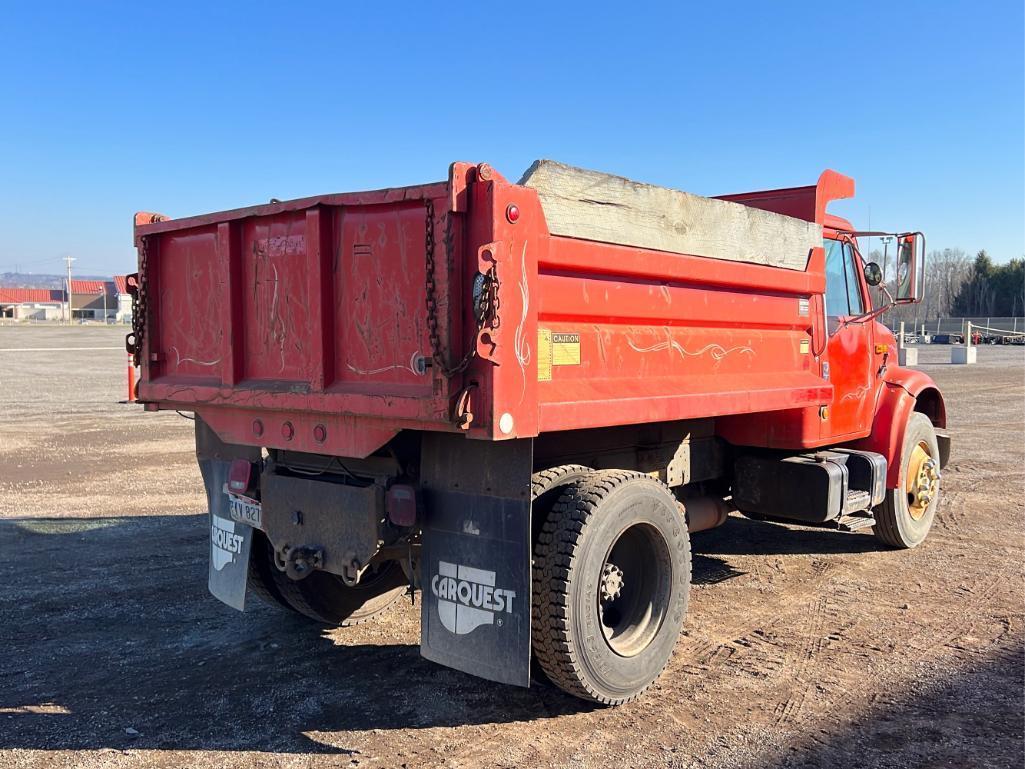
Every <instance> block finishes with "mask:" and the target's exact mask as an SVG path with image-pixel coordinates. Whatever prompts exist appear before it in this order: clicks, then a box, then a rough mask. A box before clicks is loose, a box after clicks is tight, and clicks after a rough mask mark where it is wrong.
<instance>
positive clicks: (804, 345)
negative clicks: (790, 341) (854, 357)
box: [801, 339, 811, 355]
mask: <svg viewBox="0 0 1025 769" xmlns="http://www.w3.org/2000/svg"><path fill="white" fill-rule="evenodd" d="M809 350H811V340H809V339H802V340H801V354H802V355H806V354H807V353H808V351H809Z"/></svg>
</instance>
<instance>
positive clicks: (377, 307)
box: [140, 184, 458, 455]
mask: <svg viewBox="0 0 1025 769" xmlns="http://www.w3.org/2000/svg"><path fill="white" fill-rule="evenodd" d="M445 190H446V187H445V185H442V184H439V185H431V186H427V187H422V188H408V189H405V190H398V191H387V192H381V193H367V194H363V195H338V196H331V197H327V198H319V199H309V200H305V201H294V202H291V203H288V204H278V205H271V206H261V207H258V208H256V209H244V210H240V211H233V212H227V213H225V214H219V215H212V216H206V217H196V218H193V219H183V220H177V221H169V222H164V223H160V224H155V225H150V226H147V228H146V230H145V231H144V232H143V233H142V237H141V243H140V247H142V248H145V249H146V256H147V262H148V274H147V275H146V279H147V280H148V286H147V293H148V297H149V304H150V307H149V322H148V324H147V336H146V340H145V341H146V345H147V350H146V353H147V361H148V376H147V378H146V379H145V381H144V383H143V387H142V393H141V394H142V397H143V399H144V400H157V401H159V400H173V401H179V402H180V401H182V400H185V401H192V402H194V403H203V404H211V405H213V404H216V405H221V406H224V407H235V408H244V409H245V410H246V415H247V416H248V417H249V419H248V420H247V422H248V423H247V425H246V426H243V425H242V424H241V422H239V421H238V420H237V419H236V420H234V421H235V422H236V423H237V424H235V427H234V428H233V429H232V431H231V432H232V433H236V434H234V435H232V436H228V437H232V438H233V439H238V440H240V442H244V439H245V438H246V437H248V438H250V439H254V438H261V437H263V436H261V435H259V434H251V435H249V436H244V435H241V434H237V433H239V432H245V427H248V430H249V431H250V432H251V433H252V432H253V431H255V432H256V433H260V432H261V427H262V431H263V432H264V433H265V434H266V433H268V432H273V433H275V434H276V433H277V432H279V431H280V430H282V429H284V430H287V428H286V427H285V426H284V423H283V422H282V420H280V419H276V418H269V419H262V422H261V426H256V422H255V421H253V420H256V419H261V412H264V411H285V410H291V411H299V412H301V413H302V414H306V415H312V416H311V419H312V421H316V419H315V418H314V417H315V416H316V415H317V414H318V413H319V414H321V415H324V418H325V419H327V418H329V417H330V419H333V420H336V421H337V420H344V418H345V416H346V415H360V416H361V417H362V418H369V419H370V420H371V422H370V424H368V427H369V428H370V433H369V439H368V440H364V441H358V440H357V441H356V442H355V443H354V442H353V440H355V436H350V438H352V440H348V441H346V442H345V445H341V444H335V446H336V447H337V449H339V452H338V453H345V450H348V451H349V452H350V453H355V454H358V455H361V454H366V453H368V452H369V451H372V450H374V449H376V448H377V447H378V446H379V445H380V444H381V443H383V442H384V441H385V440H387V438H388V437H390V435H392V434H394V433H395V432H396V431H397V429H396V427H395V426H394V425H392V426H390V427H385V426H384V425H382V429H381V431H380V432H379V433H375V432H374V430H373V427H374V424H373V419H374V417H378V418H388V419H391V420H394V419H405V420H410V424H411V426H416V425H425V423H426V425H430V426H434V427H436V428H437V427H439V426H440V427H441V428H442V429H445V427H446V426H447V423H448V393H447V391H446V390H445V388H444V387H439V388H436V387H435V386H434V384H433V383H432V377H431V376H430V371H429V368H428V367H429V362H430V359H431V353H430V342H429V338H428V334H427V318H426V302H425V283H426V266H425V241H426V231H427V226H428V224H427V206H426V205H425V200H426V199H427V198H428V197H431V196H435V197H437V198H439V199H440V200H439V201H438V203H439V206H438V207H439V208H440V209H442V210H443V204H444V197H443V196H444V194H445ZM396 198H397V199H396ZM432 224H433V225H434V226H437V222H436V221H435V222H433V223H432ZM436 238H437V239H438V240H441V238H442V234H441V233H440V232H439V233H436ZM456 241H457V237H455V236H453V247H456V245H457V243H456ZM455 261H456V260H455V259H450V260H449V261H448V263H444V262H443V263H442V268H439V270H438V272H439V273H442V274H438V275H436V276H435V277H436V279H437V281H438V283H439V288H440V289H441V290H442V291H443V292H444V295H445V296H448V295H449V294H448V288H449V280H450V275H451V274H452V273H450V272H449V271H448V269H447V268H448V267H449V266H450V265H451V264H452V263H453V262H455ZM457 279H458V278H457ZM456 295H458V294H456ZM444 308H445V310H444V312H443V313H442V314H443V317H439V319H438V321H439V328H440V330H441V331H442V333H447V330H448V328H449V326H450V324H449V317H448V314H447V313H448V311H449V310H452V309H454V308H451V307H449V303H448V302H445V303H444ZM236 416H238V414H236ZM215 419H216V417H215ZM322 422H323V420H321V421H319V422H317V424H321V423H322ZM295 423H296V419H294V418H293V419H291V420H290V424H291V428H292V429H293V430H298V429H299V425H297V424H295ZM439 423H440V424H439ZM322 426H324V427H326V428H327V434H328V436H331V433H332V431H331V429H330V428H331V426H330V425H322ZM215 427H217V428H218V430H219V431H222V430H223V427H224V426H223V425H216V424H215ZM303 427H309V428H310V429H312V428H313V427H315V425H313V424H311V425H303ZM334 427H335V428H336V430H337V429H341V430H342V431H343V432H344V431H346V429H347V428H346V426H345V425H343V424H341V423H338V424H336V425H334ZM318 434H320V433H318ZM334 437H337V435H335V436H334ZM321 442H322V443H324V442H326V441H321ZM332 443H334V441H332ZM371 444H376V445H371Z"/></svg>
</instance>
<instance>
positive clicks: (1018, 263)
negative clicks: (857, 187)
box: [869, 248, 1025, 321]
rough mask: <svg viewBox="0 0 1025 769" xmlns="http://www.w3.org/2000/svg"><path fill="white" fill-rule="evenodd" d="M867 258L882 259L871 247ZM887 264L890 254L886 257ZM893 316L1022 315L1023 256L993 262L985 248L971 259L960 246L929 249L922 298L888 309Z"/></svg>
mask: <svg viewBox="0 0 1025 769" xmlns="http://www.w3.org/2000/svg"><path fill="white" fill-rule="evenodd" d="M869 261H875V262H877V263H879V264H880V265H881V264H882V263H883V255H882V254H881V253H880V252H879V251H877V250H874V251H872V253H871V254H870V256H869ZM890 261H891V268H892V261H893V257H892V255H891V257H890ZM891 313H892V316H893V319H894V320H898V321H899V320H912V319H926V318H960V317H965V318H978V317H993V318H1003V317H1019V316H1022V315H1025V258H1022V259H1012V260H1011V261H1009V262H1008V263H1007V264H994V263H993V260H992V259H991V258H990V256H989V254H987V253H986V251H985V250H982V251H979V252H978V253H977V254H976V255H975V258H974V259H972V258H970V257H969V256H968V254H967V253H966V252H965V251H964V250H962V249H960V248H944V249H943V250H942V251H940V250H936V251H931V252H929V255H928V257H927V258H926V260H925V298H924V299H923V300H922V302H921V303H920V304H918V305H900V306H897V307H895V308H893V310H891Z"/></svg>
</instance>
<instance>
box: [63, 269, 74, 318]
mask: <svg viewBox="0 0 1025 769" xmlns="http://www.w3.org/2000/svg"><path fill="white" fill-rule="evenodd" d="M64 261H65V262H67V264H68V283H67V299H68V318H67V320H68V325H71V263H72V262H73V261H75V258H74V257H73V256H65V257H64Z"/></svg>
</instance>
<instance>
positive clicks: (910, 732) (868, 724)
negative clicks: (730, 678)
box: [754, 639, 1025, 769]
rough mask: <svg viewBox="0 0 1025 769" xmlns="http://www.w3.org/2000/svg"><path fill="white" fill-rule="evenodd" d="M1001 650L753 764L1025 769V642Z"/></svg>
mask: <svg viewBox="0 0 1025 769" xmlns="http://www.w3.org/2000/svg"><path fill="white" fill-rule="evenodd" d="M1000 646H1001V647H1002V648H997V649H995V650H990V652H989V653H987V654H986V656H985V657H984V658H982V659H978V660H976V661H974V662H972V664H969V665H968V666H967V667H966V668H965V669H963V670H960V671H958V672H956V673H953V674H951V675H948V676H945V677H943V678H940V679H939V680H934V681H932V682H931V683H922V684H919V685H916V686H915V687H914V689H913V692H912V693H907V692H906V691H904V690H891V691H889V692H887V693H885V694H884V695H883V697H882V698H881V701H880V702H878V703H877V704H875V705H873V706H872V707H871V708H869V709H868V710H867V711H865V712H863V713H861V714H860V715H859V716H858V717H857V718H856V719H855V720H854V721H853V722H850V723H847V724H846V725H845V726H843V727H840V726H837V727H832V728H829V729H828V730H827V729H815V730H810V731H809V732H807V733H806V734H805V735H803V736H798V737H796V738H794V739H791V740H788V741H787V742H786V743H785V744H784V746H783V747H782V749H780V748H779V747H778V746H777V747H775V748H774V749H773V750H772V753H774V754H775V755H767V756H766V757H764V758H763V759H761V760H758V761H756V762H754V765H757V766H761V767H764V768H765V769H822V768H823V767H927V766H935V767H939V766H958V767H969V766H972V767H984V766H985V767H998V766H1021V763H1022V739H1023V738H1025V733H1023V729H1022V723H1023V721H1025V707H1023V703H1025V700H1023V697H1022V694H1021V692H1022V682H1023V675H1025V669H1023V664H1022V663H1023V660H1025V648H1023V647H1022V645H1021V642H1020V639H1019V640H1018V641H1016V642H1014V641H1011V640H1010V639H1007V640H1006V642H1005V643H1003V644H1001V645H1000ZM842 712H843V711H840V713H842ZM780 754H782V755H783V757H782V758H780V757H779V756H780Z"/></svg>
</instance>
